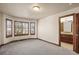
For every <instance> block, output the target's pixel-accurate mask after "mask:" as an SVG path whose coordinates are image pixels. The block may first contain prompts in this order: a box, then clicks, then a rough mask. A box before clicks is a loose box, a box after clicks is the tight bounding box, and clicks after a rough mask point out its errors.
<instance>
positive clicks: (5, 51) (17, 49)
mask: <svg viewBox="0 0 79 59" xmlns="http://www.w3.org/2000/svg"><path fill="white" fill-rule="evenodd" d="M75 54H76V53H75V52H73V51H71V50H67V49H65V48H63V47H59V46H56V45H53V44H50V43H47V42H44V41H42V40H38V39H30V40H23V41H18V42H13V43H10V44H7V45H4V46H2V47H0V55H75Z"/></svg>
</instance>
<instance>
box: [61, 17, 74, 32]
mask: <svg viewBox="0 0 79 59" xmlns="http://www.w3.org/2000/svg"><path fill="white" fill-rule="evenodd" d="M60 23H61V32H63V33H72V31H73V30H72V26H73V16H67V17H61V18H60Z"/></svg>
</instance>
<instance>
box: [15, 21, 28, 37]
mask: <svg viewBox="0 0 79 59" xmlns="http://www.w3.org/2000/svg"><path fill="white" fill-rule="evenodd" d="M28 34H29V23H28V22H21V21H15V22H14V35H15V36H19V35H28Z"/></svg>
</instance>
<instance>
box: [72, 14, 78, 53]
mask: <svg viewBox="0 0 79 59" xmlns="http://www.w3.org/2000/svg"><path fill="white" fill-rule="evenodd" d="M73 24H74V25H73V30H74V32H73V33H74V34H73V50H74V51H75V52H77V53H79V13H78V14H74V21H73Z"/></svg>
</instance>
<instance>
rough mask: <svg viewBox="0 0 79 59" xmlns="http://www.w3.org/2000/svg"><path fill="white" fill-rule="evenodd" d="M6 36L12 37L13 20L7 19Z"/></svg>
mask: <svg viewBox="0 0 79 59" xmlns="http://www.w3.org/2000/svg"><path fill="white" fill-rule="evenodd" d="M6 37H12V20H10V19H6Z"/></svg>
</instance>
